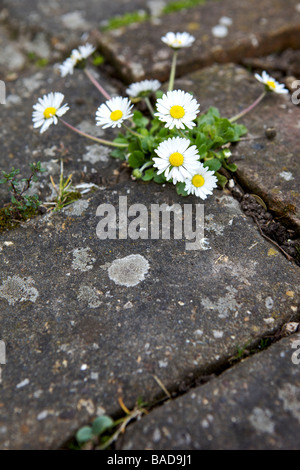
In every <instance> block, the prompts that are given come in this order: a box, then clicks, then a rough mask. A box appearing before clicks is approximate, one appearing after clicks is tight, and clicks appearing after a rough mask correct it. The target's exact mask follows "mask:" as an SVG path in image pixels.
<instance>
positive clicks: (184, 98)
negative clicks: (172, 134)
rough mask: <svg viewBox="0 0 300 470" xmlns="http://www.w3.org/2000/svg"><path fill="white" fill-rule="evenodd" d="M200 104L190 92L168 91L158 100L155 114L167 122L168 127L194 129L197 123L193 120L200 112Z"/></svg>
mask: <svg viewBox="0 0 300 470" xmlns="http://www.w3.org/2000/svg"><path fill="white" fill-rule="evenodd" d="M199 106H200V105H199V104H198V103H197V101H196V100H195V99H194V98H193V97H192V96H191V95H190V94H189V93H185V92H184V91H182V90H174V91H168V92H167V94H165V95H163V96H162V98H160V99H158V100H157V105H156V107H157V111H158V112H157V113H155V116H157V117H158V119H159V120H160V121H163V122H165V123H166V127H168V128H169V129H173V128H174V127H176V128H177V129H184V126H186V127H188V129H192V127H193V126H195V125H196V124H195V123H194V122H193V121H194V119H195V118H196V116H197V113H198V112H199Z"/></svg>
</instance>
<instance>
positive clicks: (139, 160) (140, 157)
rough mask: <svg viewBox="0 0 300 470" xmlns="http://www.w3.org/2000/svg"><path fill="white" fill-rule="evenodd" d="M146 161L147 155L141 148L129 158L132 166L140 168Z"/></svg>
mask: <svg viewBox="0 0 300 470" xmlns="http://www.w3.org/2000/svg"><path fill="white" fill-rule="evenodd" d="M144 163H145V156H144V154H143V152H141V151H140V150H135V151H134V152H132V154H131V155H130V156H129V158H128V164H129V166H131V168H140V167H141V166H142V165H143V164H144Z"/></svg>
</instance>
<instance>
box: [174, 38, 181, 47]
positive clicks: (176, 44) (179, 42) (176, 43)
mask: <svg viewBox="0 0 300 470" xmlns="http://www.w3.org/2000/svg"><path fill="white" fill-rule="evenodd" d="M181 44H182V41H180V39H175V40H174V41H173V42H172V45H173V46H175V47H176V46H181Z"/></svg>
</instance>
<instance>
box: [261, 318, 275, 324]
mask: <svg viewBox="0 0 300 470" xmlns="http://www.w3.org/2000/svg"><path fill="white" fill-rule="evenodd" d="M274 321H275V319H274V318H272V317H270V318H264V322H265V323H266V324H267V325H272V323H274Z"/></svg>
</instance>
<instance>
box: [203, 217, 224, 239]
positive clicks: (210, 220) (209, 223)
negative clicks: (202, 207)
mask: <svg viewBox="0 0 300 470" xmlns="http://www.w3.org/2000/svg"><path fill="white" fill-rule="evenodd" d="M205 230H207V231H208V232H215V234H216V235H223V231H224V226H223V225H221V224H218V223H216V222H214V215H213V214H209V215H207V216H206V217H205Z"/></svg>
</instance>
